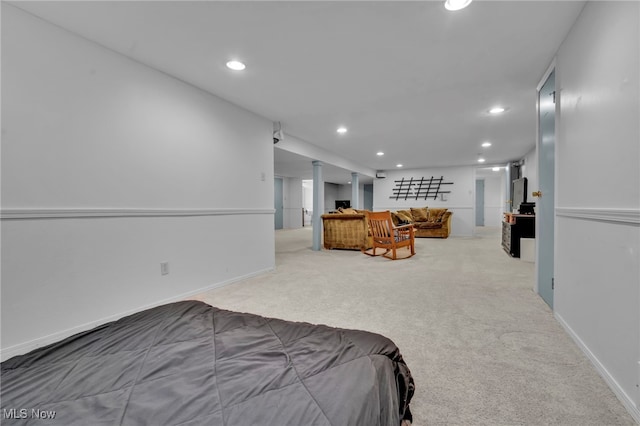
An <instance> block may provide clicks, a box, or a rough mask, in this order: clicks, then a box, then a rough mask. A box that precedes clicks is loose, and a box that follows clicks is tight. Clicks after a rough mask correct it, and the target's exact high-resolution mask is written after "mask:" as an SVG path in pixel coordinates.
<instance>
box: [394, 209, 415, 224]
mask: <svg viewBox="0 0 640 426" xmlns="http://www.w3.org/2000/svg"><path fill="white" fill-rule="evenodd" d="M397 213H398V214H399V215H402V216H405V217H406V219H405V220H408V221H409V222H413V216H412V215H411V210H398V212H397Z"/></svg>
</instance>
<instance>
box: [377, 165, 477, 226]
mask: <svg viewBox="0 0 640 426" xmlns="http://www.w3.org/2000/svg"><path fill="white" fill-rule="evenodd" d="M432 176H433V177H435V178H440V177H443V178H444V179H443V182H453V184H452V185H442V186H441V190H443V191H451V192H450V193H448V194H443V195H444V201H443V200H442V199H441V198H440V197H438V198H437V199H435V200H434V199H433V198H429V199H426V200H425V199H424V198H421V199H416V197H415V195H414V197H413V198H412V197H408V198H407V199H406V200H405V199H404V197H399V198H398V199H395V197H393V198H392V196H393V194H394V189H395V188H397V185H398V182H397V181H399V180H401V179H402V178H404V179H405V180H409V179H411V178H413V179H421V178H426V179H429V178H431V177H432ZM475 176H476V173H475V168H474V167H444V168H431V169H407V170H389V171H387V177H386V178H383V179H375V180H374V182H373V209H374V210H391V211H396V210H401V209H407V208H410V207H425V206H427V207H446V208H447V209H449V210H450V211H452V212H453V216H452V218H451V235H454V236H469V237H470V236H473V234H474V229H475V185H476V177H475Z"/></svg>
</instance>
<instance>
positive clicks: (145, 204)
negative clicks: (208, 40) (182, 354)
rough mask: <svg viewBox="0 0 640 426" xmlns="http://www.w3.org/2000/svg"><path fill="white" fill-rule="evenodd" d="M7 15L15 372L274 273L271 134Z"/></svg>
mask: <svg viewBox="0 0 640 426" xmlns="http://www.w3.org/2000/svg"><path fill="white" fill-rule="evenodd" d="M1 7H2V159H1V161H2V224H1V226H2V229H1V232H2V289H1V292H2V293H1V296H2V297H1V299H2V302H1V303H2V305H1V309H2V314H1V315H2V317H1V320H2V321H1V322H2V330H1V331H2V340H1V342H0V348H1V353H0V356H1V357H2V358H3V359H6V358H7V357H9V356H11V355H15V354H18V353H22V352H26V351H27V350H29V349H32V348H34V347H37V346H40V345H42V344H46V343H50V342H52V341H55V340H59V339H61V338H63V337H66V336H68V335H71V334H73V333H75V332H78V331H82V330H85V329H88V328H91V327H93V326H96V325H98V324H100V323H102V322H105V321H108V320H112V319H115V318H118V317H120V316H122V315H125V314H128V313H132V312H135V311H137V310H140V309H143V308H146V307H151V306H154V305H157V304H160V303H163V302H168V301H174V300H178V299H181V298H185V297H188V296H189V295H192V294H195V293H197V292H199V291H202V290H206V289H208V288H212V287H215V286H219V285H223V284H226V283H230V282H233V281H236V280H238V279H240V278H242V277H247V276H251V275H255V274H257V273H260V272H263V271H268V270H271V269H273V268H274V265H275V254H274V232H273V212H274V209H273V184H272V182H273V143H272V140H271V137H272V123H271V121H270V120H267V119H265V118H262V117H259V116H257V115H254V114H252V113H250V112H248V111H246V110H243V109H241V108H238V107H236V106H234V105H233V104H230V103H228V102H226V101H224V100H222V99H219V98H216V97H215V96H213V95H211V94H208V93H206V92H203V91H201V90H198V89H196V88H194V87H193V86H190V85H187V84H185V83H183V82H181V81H179V80H177V79H174V78H171V77H169V76H167V75H166V74H164V73H161V72H158V71H156V70H154V69H151V68H148V67H146V66H144V65H142V64H140V63H138V62H134V61H132V60H130V59H128V58H126V57H124V56H121V55H119V54H116V53H114V52H112V51H110V50H107V49H105V48H103V47H101V46H99V45H96V44H94V43H91V42H89V41H87V40H85V39H82V38H79V37H77V36H75V35H73V34H71V33H69V32H67V31H65V30H63V29H61V28H59V27H57V26H54V25H50V24H48V23H47V22H46V21H43V20H40V19H38V18H35V17H33V16H32V15H29V14H26V13H24V12H22V11H21V10H20V9H18V8H16V7H15V6H13V5H11V4H8V3H6V2H3V3H2V6H1ZM239 253H241V254H242V255H241V256H240V255H239ZM161 262H169V274H168V275H161V273H160V263H161Z"/></svg>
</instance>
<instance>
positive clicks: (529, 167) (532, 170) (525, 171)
mask: <svg viewBox="0 0 640 426" xmlns="http://www.w3.org/2000/svg"><path fill="white" fill-rule="evenodd" d="M523 159H524V165H523V166H522V176H523V177H526V178H527V202H529V203H535V202H536V198H534V197H533V196H532V195H531V193H532V192H533V191H537V190H538V189H539V188H538V186H539V184H538V153H537V150H536V149H535V148H534V149H533V150H532V151H529V152H528V153H527V155H525V156H524V158H523Z"/></svg>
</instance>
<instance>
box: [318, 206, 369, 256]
mask: <svg viewBox="0 0 640 426" xmlns="http://www.w3.org/2000/svg"><path fill="white" fill-rule="evenodd" d="M322 226H323V228H324V248H325V249H348V250H360V251H364V250H367V249H370V248H371V247H373V242H372V240H371V235H370V234H369V217H368V211H367V210H354V209H344V210H343V209H339V211H338V213H328V214H323V215H322Z"/></svg>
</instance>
